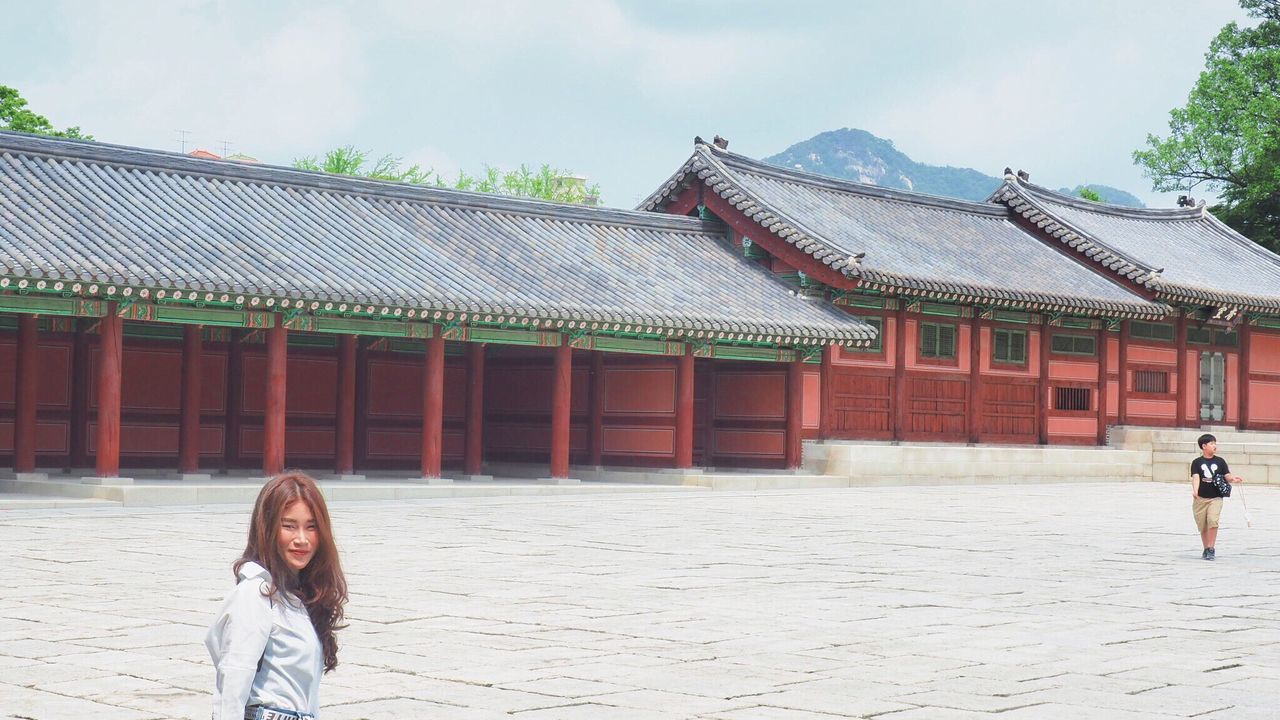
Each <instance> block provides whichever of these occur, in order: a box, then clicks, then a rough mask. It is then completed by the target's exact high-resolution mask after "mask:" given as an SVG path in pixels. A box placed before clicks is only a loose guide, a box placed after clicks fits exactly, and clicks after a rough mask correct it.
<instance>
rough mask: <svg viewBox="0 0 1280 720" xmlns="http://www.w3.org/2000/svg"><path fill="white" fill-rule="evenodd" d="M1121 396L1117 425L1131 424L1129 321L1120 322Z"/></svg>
mask: <svg viewBox="0 0 1280 720" xmlns="http://www.w3.org/2000/svg"><path fill="white" fill-rule="evenodd" d="M1119 365H1120V367H1119V368H1117V370H1118V372H1119V373H1120V394H1119V399H1118V400H1117V401H1116V423H1118V424H1120V425H1128V424H1129V321H1128V320H1121V321H1120V363H1119Z"/></svg>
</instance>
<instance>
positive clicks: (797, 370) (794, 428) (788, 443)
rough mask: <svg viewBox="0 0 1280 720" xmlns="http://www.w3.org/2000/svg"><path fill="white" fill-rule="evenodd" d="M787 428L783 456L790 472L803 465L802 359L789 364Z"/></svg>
mask: <svg viewBox="0 0 1280 720" xmlns="http://www.w3.org/2000/svg"><path fill="white" fill-rule="evenodd" d="M786 402H787V407H786V416H787V426H786V428H787V429H786V436H785V441H784V444H783V455H784V460H785V461H786V466H787V469H788V470H793V469H795V468H798V467H800V463H801V459H802V458H801V451H802V445H801V431H802V429H803V425H802V421H803V419H804V361H803V360H800V359H798V358H797V359H795V360H792V361H791V362H789V363H787V400H786Z"/></svg>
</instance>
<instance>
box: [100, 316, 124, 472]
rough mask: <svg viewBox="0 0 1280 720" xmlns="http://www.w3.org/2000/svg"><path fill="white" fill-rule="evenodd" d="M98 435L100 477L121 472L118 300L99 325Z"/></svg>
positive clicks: (121, 332) (120, 322) (121, 323)
mask: <svg viewBox="0 0 1280 720" xmlns="http://www.w3.org/2000/svg"><path fill="white" fill-rule="evenodd" d="M98 328H99V330H98V332H99V346H98V349H99V353H98V438H97V448H96V455H97V461H96V463H95V472H96V474H97V476H98V477H100V478H113V477H118V476H119V475H120V375H121V363H122V361H123V352H124V351H123V343H124V321H123V320H121V319H120V316H119V315H117V314H116V304H115V303H113V302H109V303H107V314H106V315H104V316H103V317H102V322H101V324H99V326H98Z"/></svg>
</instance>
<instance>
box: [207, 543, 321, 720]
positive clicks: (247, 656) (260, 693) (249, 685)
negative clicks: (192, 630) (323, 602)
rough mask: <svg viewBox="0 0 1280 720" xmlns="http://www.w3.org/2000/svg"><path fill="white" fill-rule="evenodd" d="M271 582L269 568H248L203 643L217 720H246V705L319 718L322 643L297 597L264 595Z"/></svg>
mask: <svg viewBox="0 0 1280 720" xmlns="http://www.w3.org/2000/svg"><path fill="white" fill-rule="evenodd" d="M270 581H271V576H270V574H269V573H268V572H267V570H266V568H264V567H262V566H261V565H259V564H257V563H254V562H248V563H245V564H244V565H243V566H242V567H241V568H240V582H239V583H237V584H236V587H235V589H234V590H232V591H231V594H230V595H228V596H227V599H226V601H225V602H223V603H222V609H221V610H219V611H218V615H217V617H216V618H214V621H213V624H212V625H210V626H209V634H208V635H207V636H205V640H204V644H205V647H207V648H208V649H209V657H211V658H213V665H214V667H215V668H216V669H217V673H218V675H217V681H216V683H215V684H214V689H213V720H242V718H244V709H245V706H247V705H266V706H268V707H273V708H278V709H280V710H291V711H293V712H300V713H310V714H311V715H315V716H317V717H318V716H319V714H320V676H321V675H322V674H323V673H324V651H323V649H322V648H321V647H320V639H319V638H318V637H317V636H316V630H315V628H314V627H313V626H312V625H311V618H310V616H308V615H307V609H306V607H305V606H303V604H302V602H301V601H299V600H298V599H297V598H296V597H294V596H293V595H290V594H287V593H283V592H280V593H277V594H276V595H275V596H273V597H266V596H264V595H263V594H262V593H263V590H265V589H266V587H267V585H268V584H269V583H270ZM259 660H261V662H259Z"/></svg>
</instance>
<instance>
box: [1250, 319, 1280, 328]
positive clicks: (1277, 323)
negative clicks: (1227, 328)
mask: <svg viewBox="0 0 1280 720" xmlns="http://www.w3.org/2000/svg"><path fill="white" fill-rule="evenodd" d="M1252 324H1253V325H1257V326H1258V327H1264V328H1280V317H1260V318H1258V319H1256V320H1254V321H1253V322H1252Z"/></svg>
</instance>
